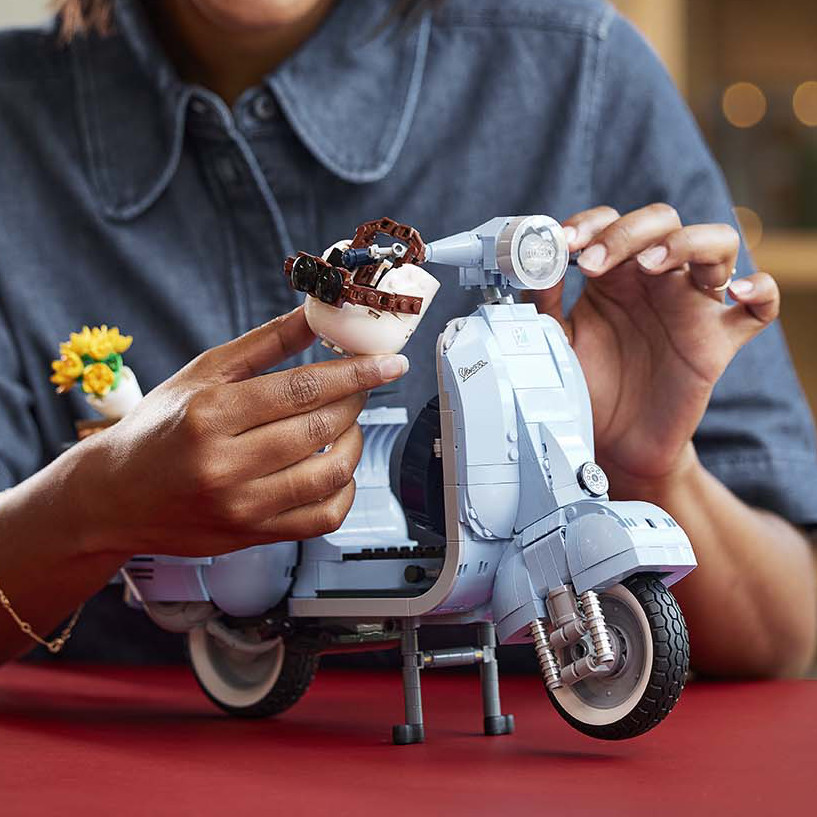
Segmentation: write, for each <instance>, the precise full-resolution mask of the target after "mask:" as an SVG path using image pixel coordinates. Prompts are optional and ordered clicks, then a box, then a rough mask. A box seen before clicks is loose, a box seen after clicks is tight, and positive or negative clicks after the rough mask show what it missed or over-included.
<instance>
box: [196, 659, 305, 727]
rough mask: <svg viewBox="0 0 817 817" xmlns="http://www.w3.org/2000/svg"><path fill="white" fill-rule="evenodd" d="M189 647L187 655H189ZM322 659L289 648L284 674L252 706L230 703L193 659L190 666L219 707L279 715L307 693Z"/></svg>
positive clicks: (239, 713) (254, 715) (243, 714)
mask: <svg viewBox="0 0 817 817" xmlns="http://www.w3.org/2000/svg"><path fill="white" fill-rule="evenodd" d="M189 657H190V656H189V648H188V659H189ZM319 663H320V655H319V654H318V653H314V652H300V651H294V650H290V649H286V650H285V652H284V661H283V665H282V666H281V674H280V676H279V677H278V681H277V682H276V684H275V686H274V687H273V688H272V689H271V690H270V691H269V692H268V693H267V694H266V695H265V696H264V697H263V698H261V699H260V700H259V701H257V702H256V703H254V704H252V705H250V706H240V707H238V706H231V705H229V704H227V703H225V702H224V701H221V700H219V699H218V698H217V697H215V696H214V695H213V694H212V693H211V692H210V690H208V689H207V687H206V686H205V685H204V683H203V682H202V680H201V678H199V675H198V673H197V672H196V668H195V665H194V664H193V662H192V661H190V668H191V670H192V671H193V676H194V677H195V679H196V682H197V683H198V685H199V688H200V689H201V691H202V692H203V693H204V694H205V695H206V696H207V697H208V698H209V699H210V701H212V702H213V703H214V704H215V705H216V706H217V707H218V708H219V709H221V710H222V711H224V712H226V713H227V714H228V715H231V716H232V717H234V718H248V719H258V718H270V717H272V716H273V715H280V714H281V713H282V712H286V710H287V709H290V708H291V707H293V706H295V704H296V703H298V701H300V700H301V698H302V697H303V696H304V695H305V694H306V691H307V690H308V689H309V685H310V684H311V683H312V681H313V679H314V678H315V673H316V672H317V671H318V665H319Z"/></svg>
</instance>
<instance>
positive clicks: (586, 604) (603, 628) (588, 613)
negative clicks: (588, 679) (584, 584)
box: [579, 590, 616, 666]
mask: <svg viewBox="0 0 817 817" xmlns="http://www.w3.org/2000/svg"><path fill="white" fill-rule="evenodd" d="M579 603H580V604H581V608H582V612H583V613H584V623H585V625H586V626H587V631H588V632H589V633H590V639H591V640H592V642H593V653H594V656H595V660H596V664H598V665H604V666H609V665H611V664H612V663H613V662H614V661H615V660H616V656H615V653H614V652H613V643H612V641H611V640H610V631H609V630H608V629H607V624H606V622H605V621H604V613H603V612H602V610H601V603H600V602H599V597H598V594H597V593H596V591H595V590H585V592H584V593H582V594H581V596H579Z"/></svg>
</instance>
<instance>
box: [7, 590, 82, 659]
mask: <svg viewBox="0 0 817 817" xmlns="http://www.w3.org/2000/svg"><path fill="white" fill-rule="evenodd" d="M0 606H3V607H5V609H6V610H7V611H8V614H9V615H10V616H11V617H12V618H13V619H14V620H15V622H17V626H18V627H19V628H20V629H21V630H22V631H23V632H24V633H25V634H26V635H27V636H28V637H29V638H33V639H34V641H36V642H37V643H38V644H42V645H43V647H45V648H46V649H47V650H48V651H49V652H50V653H53V654H54V655H56V654H57V653H58V652H59V651H60V650H61V649H62V648H63V647H64V646H65V642H66V641H68V639H69V638H71V633H72V631H73V629H74V627H76V625H77V621H79V617H80V615H81V614H82V609H83V607H85V605H84V604H80V606H79V607H78V608H77V610H76V612H75V613H74V615H73V616H71V620H70V621H69V622H68V624H67V625H66V627H65V629H64V630H63V631H62V632H61V633H60V634H59V635H58V636H57V637H56V638H54V639H52V640H51V641H46V640H45V639H44V638H40V636H38V635H37V633H35V632H34V630H33V629H32V627H31V625H30V624H29V623H28V622H27V621H23V619H21V618H20V616H18V615H17V613H15V612H14V608H13V607H12V606H11V602H10V601H9V599H8V596H7V595H6V594H5V593H4V592H3V591H2V590H0Z"/></svg>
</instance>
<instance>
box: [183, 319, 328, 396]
mask: <svg viewBox="0 0 817 817" xmlns="http://www.w3.org/2000/svg"><path fill="white" fill-rule="evenodd" d="M314 340H315V335H314V334H312V331H311V330H310V328H309V325H308V324H307V322H306V317H305V316H304V309H303V307H302V306H299V307H297V309H293V310H292V312H287V313H286V314H285V315H281V316H279V317H277V318H274V319H273V320H271V321H269V322H268V323H265V324H262V325H261V326H258V327H256V328H255V329H252V330H250V331H249V332H247V333H246V334H244V335H241V336H240V337H238V338H236V339H235V340H231V341H229V342H228V343H224V344H222V345H221V346H215V347H213V348H212V349H210V350H209V351H207V352H205V353H204V354H203V355H201V356H200V357H199V358H198V359H197V360H196V363H195V369H196V374H197V375H198V376H200V377H202V378H203V379H205V380H209V381H212V382H218V383H231V382H236V381H238V380H248V379H249V378H251V377H255V376H256V375H259V374H261V373H263V372H265V371H266V370H267V369H270V368H271V367H273V366H277V365H278V364H279V363H282V362H283V361H285V360H287V359H288V358H290V357H292V356H293V355H296V354H298V353H299V352H302V351H303V350H304V349H306V348H307V347H308V346H309V345H310V344H311V343H312V341H314Z"/></svg>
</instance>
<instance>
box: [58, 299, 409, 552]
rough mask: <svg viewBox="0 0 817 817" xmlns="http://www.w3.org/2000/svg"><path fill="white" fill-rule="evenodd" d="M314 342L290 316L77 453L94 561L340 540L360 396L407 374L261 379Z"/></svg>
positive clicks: (396, 359)
mask: <svg viewBox="0 0 817 817" xmlns="http://www.w3.org/2000/svg"><path fill="white" fill-rule="evenodd" d="M313 340H314V336H313V335H312V333H311V332H310V331H309V328H308V326H307V324H306V321H305V319H304V316H303V311H302V310H301V309H300V308H299V309H296V310H295V311H294V312H291V313H289V314H288V315H285V316H283V317H281V318H278V319H276V320H274V321H272V322H271V323H269V324H266V325H264V326H261V327H259V328H258V329H255V330H254V331H252V332H249V333H248V334H246V335H244V336H242V337H240V338H238V339H237V340H234V341H232V342H230V343H226V344H224V345H223V346H219V347H216V348H214V349H211V350H210V351H208V352H205V353H204V354H202V355H200V356H199V357H198V358H196V359H195V360H193V361H192V362H191V363H190V364H188V365H187V366H186V367H185V368H184V369H182V370H181V371H180V372H178V373H177V374H176V375H174V376H173V377H171V378H170V379H169V380H167V381H165V382H164V383H163V384H161V385H160V386H159V387H157V388H156V389H154V390H153V391H152V392H150V393H149V394H148V395H147V396H146V397H145V398H144V400H143V401H142V402H141V403H140V404H139V405H138V406H137V407H136V408H135V409H134V410H133V411H132V412H131V413H130V414H128V415H127V416H126V417H125V418H124V419H122V420H121V421H120V422H119V423H117V424H116V425H115V426H113V427H112V428H110V429H108V430H106V431H104V432H101V433H100V434H97V435H94V436H93V437H91V438H89V439H87V440H86V441H85V442H83V443H80V444H79V445H77V446H76V447H75V448H74V449H73V450H72V451H73V452H75V455H76V456H77V458H78V460H77V461H78V465H77V467H76V473H75V474H74V479H73V481H72V482H73V484H74V485H75V486H76V489H77V491H78V500H77V505H78V506H80V507H81V508H82V515H83V529H82V533H83V538H84V539H85V540H86V541H90V543H91V544H90V545H89V548H90V549H93V550H96V551H115V552H119V553H124V554H125V555H126V556H130V555H132V554H134V553H163V554H169V555H178V556H204V555H214V554H219V553H224V552H227V551H231V550H236V549H238V548H241V547H247V546H250V545H254V544H262V543H268V542H275V541H281V540H297V539H302V538H307V537H310V536H316V535H319V534H322V533H327V532H329V531H332V530H336V529H337V528H338V527H339V526H340V524H341V523H342V521H343V519H344V518H345V516H346V514H347V513H348V511H349V508H350V507H351V504H352V500H353V498H354V492H355V486H354V481H353V478H352V476H353V472H354V470H355V467H356V465H357V463H358V461H359V459H360V455H361V450H362V434H361V431H360V428H359V427H358V425H357V422H356V420H357V417H358V414H359V413H360V411H361V409H362V408H363V407H364V404H365V402H366V392H367V391H368V390H369V389H373V388H375V387H376V386H379V385H381V384H383V383H388V382H390V381H393V380H396V379H397V378H398V377H400V376H401V375H402V374H404V373H405V371H406V370H407V368H408V361H407V360H406V358H405V357H403V356H402V355H387V356H382V357H355V358H350V359H345V360H342V359H338V360H333V361H330V362H327V363H316V364H312V365H309V366H302V367H298V368H294V369H290V370H288V371H282V372H276V373H272V374H261V372H264V371H266V370H267V369H269V368H270V367H271V366H274V365H276V364H278V363H280V362H281V361H283V360H285V359H286V358H288V357H290V356H292V355H293V354H295V353H297V352H299V351H301V350H302V349H304V348H306V347H307V346H308V345H309V344H310V343H311V342H312V341H313ZM326 446H330V448H329V449H328V450H326V451H325V452H323V449H324V448H325V447H326ZM319 452H323V453H319Z"/></svg>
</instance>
